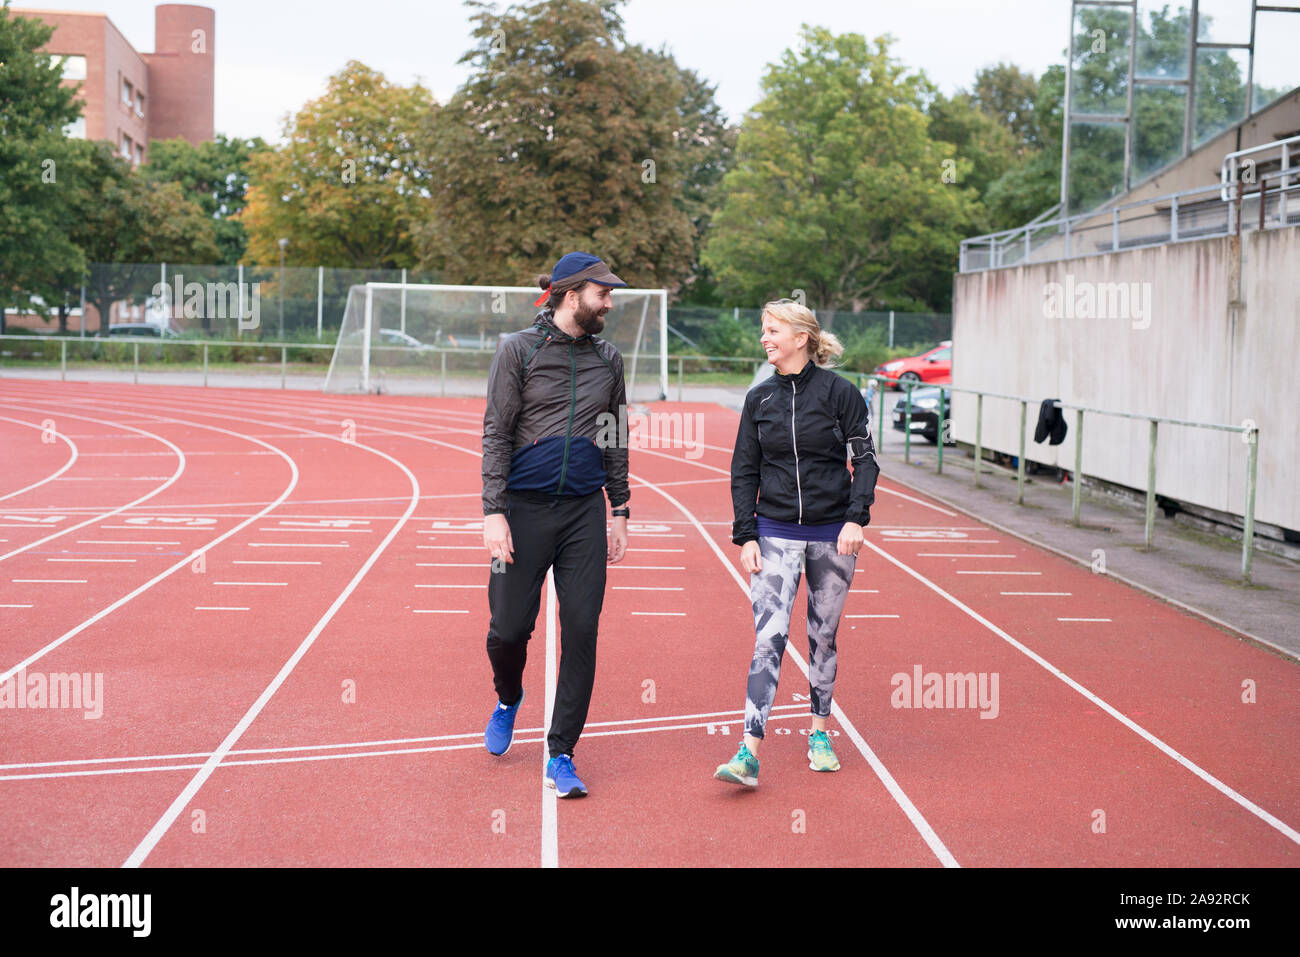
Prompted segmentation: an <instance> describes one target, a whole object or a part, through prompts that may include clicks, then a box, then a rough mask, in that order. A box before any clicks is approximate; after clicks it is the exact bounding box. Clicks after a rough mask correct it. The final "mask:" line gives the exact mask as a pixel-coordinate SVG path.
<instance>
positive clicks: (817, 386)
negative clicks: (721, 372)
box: [731, 360, 880, 545]
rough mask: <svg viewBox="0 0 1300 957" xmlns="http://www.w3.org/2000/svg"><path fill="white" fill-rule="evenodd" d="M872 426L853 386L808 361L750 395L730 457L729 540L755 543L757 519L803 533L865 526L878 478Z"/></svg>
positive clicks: (777, 375) (741, 414)
mask: <svg viewBox="0 0 1300 957" xmlns="http://www.w3.org/2000/svg"><path fill="white" fill-rule="evenodd" d="M869 421H870V411H869V410H868V408H867V403H866V402H865V401H863V399H862V394H861V393H860V392H858V390H857V389H856V388H855V387H854V385H853V383H851V382H850V381H849V380H848V379H846V378H844V377H843V376H841V375H838V374H836V373H835V372H832V371H831V370H829V369H824V368H822V367H820V366H818V365H817V364H816V363H814V362H812V361H811V360H810V361H809V362H808V363H807V364H806V365H805V366H804V367H803V369H802V370H800V371H799V372H796V373H794V374H792V375H782V374H781V373H779V372H778V373H775V374H774V375H773V376H772V377H771V378H770V379H767V380H766V381H764V382H761V383H759V384H758V385H756V386H754V388H752V389H750V390H749V393H748V394H747V395H746V396H745V405H744V408H743V409H742V410H741V413H740V427H739V429H738V430H737V432H736V448H735V451H734V452H733V453H732V457H731V502H732V507H733V509H734V511H735V521H734V523H733V525H732V530H731V540H732V541H733V542H734V543H735V544H737V545H743V544H745V542H749V541H757V540H758V519H757V518H756V517H755V516H756V514H757V515H762V516H764V517H765V518H771V519H775V520H777V521H781V522H795V523H798V524H800V525H826V524H830V523H832V522H856V523H857V524H859V525H866V524H868V523H869V522H870V521H871V513H870V508H871V505H872V504H873V503H874V502H875V500H876V479H877V477H878V476H879V475H880V466H879V464H878V463H877V462H876V448H875V443H873V442H872V441H871V431H870V429H869V428H868V424H869ZM849 460H852V462H853V472H852V474H851V475H850V472H849V469H848V467H847V462H848V461H849Z"/></svg>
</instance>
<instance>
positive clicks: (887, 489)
mask: <svg viewBox="0 0 1300 957" xmlns="http://www.w3.org/2000/svg"><path fill="white" fill-rule="evenodd" d="M876 489H877V491H880V492H885V493H887V494H889V495H897V496H898V497H899V498H902V499H906V500H907V501H909V502H913V503H915V504H917V505H923V506H924V507H926V508H928V509H932V510H933V511H936V512H941V513H942V514H944V515H947V516H949V517H951V518H960V517H961V515H960V514H959V513H957V512H954V511H952V510H951V509H946V508H940V507H939V506H938V505H931V504H930V503H929V502H926V501H923V500H922V499H919V498H914V497H913V496H911V495H904V494H903V493H902V492H900V491H898V490H897V489H892V488H890V487H889V486H887V485H883V484H882V485H878V486H876Z"/></svg>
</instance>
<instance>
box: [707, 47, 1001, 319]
mask: <svg viewBox="0 0 1300 957" xmlns="http://www.w3.org/2000/svg"><path fill="white" fill-rule="evenodd" d="M891 42H892V39H891V38H889V37H881V38H879V39H877V40H876V41H875V44H874V47H873V46H871V45H869V44H868V42H867V41H866V39H865V38H863V37H862V36H861V35H860V34H854V33H849V34H843V35H838V36H836V35H833V34H832V33H831V32H830V31H828V30H826V29H824V28H820V27H809V26H804V28H803V29H802V32H801V43H800V50H798V51H796V50H786V51H785V52H784V53H783V54H782V56H781V59H780V62H779V63H776V64H772V65H769V67H768V69H767V71H766V73H765V74H764V77H763V81H762V87H763V93H764V96H763V99H762V101H761V102H760V103H759V104H758V105H757V106H755V107H754V109H753V110H752V111H751V112H750V114H749V115H748V116H747V118H746V120H745V122H744V124H743V125H742V127H741V132H740V139H739V142H738V144H737V147H736V165H735V168H734V169H733V170H731V171H730V172H729V173H728V174H727V175H726V177H725V179H724V180H723V189H724V192H725V197H726V198H725V202H724V205H723V207H722V209H721V210H720V211H719V212H718V214H717V215H716V216H715V217H714V219H713V227H712V233H711V235H710V236H709V238H708V240H707V242H706V245H705V248H704V254H703V255H704V262H705V264H706V265H707V266H709V267H710V268H711V269H713V270H714V272H715V273H716V275H717V276H718V279H719V282H720V283H721V285H722V287H723V289H724V290H725V292H726V295H727V297H728V299H729V300H730V301H731V302H734V303H737V304H740V303H755V302H762V301H764V300H765V299H770V298H773V297H775V296H789V295H791V293H792V291H793V290H795V289H802V290H804V292H805V295H806V298H807V302H808V305H809V306H811V307H813V308H816V309H820V310H830V311H833V310H842V309H850V308H853V307H854V306H855V305H857V304H880V305H882V306H886V307H887V306H888V305H889V304H890V303H891V301H892V300H893V299H894V298H895V297H899V298H905V299H908V300H909V301H910V300H919V301H921V302H925V303H929V304H931V305H944V304H946V302H947V300H948V298H949V297H950V295H951V273H952V271H953V264H954V261H955V257H956V251H957V247H958V243H959V241H960V239H961V238H962V236H963V235H965V234H967V232H968V231H969V229H970V226H971V225H972V223H973V222H975V221H976V217H977V214H978V210H977V208H976V205H975V203H976V198H975V195H974V191H973V190H971V189H969V188H967V187H964V186H962V185H960V180H961V179H962V178H963V177H964V176H968V175H969V174H970V173H971V170H972V163H971V161H970V160H969V159H966V158H963V157H954V150H953V147H952V146H951V145H950V144H948V143H943V142H940V141H937V140H935V139H934V138H933V137H932V136H931V135H930V131H929V128H928V127H929V120H928V118H927V117H926V114H925V112H924V110H925V106H926V104H927V100H928V99H929V98H930V97H932V96H933V87H932V86H931V84H930V83H929V81H928V80H927V79H926V78H925V76H924V74H921V73H916V74H908V73H907V72H906V71H905V68H904V67H903V66H902V65H901V64H900V63H899V62H898V61H897V60H895V59H893V58H892V57H891V56H890V55H889V47H890V44H891ZM945 161H949V162H948V163H945ZM946 171H951V172H952V173H953V175H954V176H955V178H956V179H957V181H958V182H956V183H952V182H945V181H944V179H945V177H944V173H945V172H946Z"/></svg>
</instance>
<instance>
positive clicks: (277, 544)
mask: <svg viewBox="0 0 1300 957" xmlns="http://www.w3.org/2000/svg"><path fill="white" fill-rule="evenodd" d="M248 547H249V548H351V547H352V546H351V545H348V544H347V543H346V542H344V543H330V544H326V543H325V542H249V543H248Z"/></svg>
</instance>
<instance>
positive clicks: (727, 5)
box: [14, 0, 1300, 141]
mask: <svg viewBox="0 0 1300 957" xmlns="http://www.w3.org/2000/svg"><path fill="white" fill-rule="evenodd" d="M1240 2H1241V0H1203V2H1202V6H1203V7H1204V6H1205V5H1206V3H1219V4H1223V3H1228V4H1232V3H1240ZM205 5H206V6H210V7H212V8H213V9H215V10H216V42H215V52H216V57H217V63H216V127H217V131H218V132H219V133H225V134H227V135H231V136H244V137H247V136H261V137H263V138H265V139H267V140H272V141H278V140H279V139H280V132H281V128H282V123H283V118H284V116H285V115H286V114H291V113H295V112H297V110H298V108H299V107H301V106H302V105H303V103H305V102H306V101H307V100H309V99H312V98H314V97H317V96H319V95H320V94H321V93H322V92H324V89H325V83H326V80H327V78H328V77H329V76H330V75H331V74H333V73H336V72H338V70H339V69H341V68H342V67H343V65H344V64H345V63H346V62H347V61H348V60H349V59H356V60H360V61H362V62H363V63H365V64H366V65H368V66H370V67H372V68H374V69H377V70H379V71H381V72H382V73H384V74H385V75H386V76H387V77H388V78H389V80H392V81H394V82H398V83H403V84H409V83H412V82H414V81H415V80H417V79H418V80H420V81H421V82H423V83H424V85H425V86H427V87H428V88H429V89H431V90H432V91H433V94H434V95H435V96H436V97H437V98H438V100H439V101H440V102H445V101H446V100H447V99H448V98H449V97H450V96H451V94H452V93H453V92H454V91H455V89H456V87H457V86H459V85H460V83H461V82H462V81H463V80H464V79H465V78H466V75H467V72H466V67H465V66H462V65H459V64H457V62H456V61H457V60H458V59H459V58H460V56H461V54H462V53H464V52H465V50H467V49H468V48H469V45H470V37H469V28H470V24H469V20H468V19H467V17H466V12H467V11H466V9H465V8H464V7H463V6H462V5H461V3H460V2H459V0H365V2H359V0H312V2H310V3H301V2H289V0H210V2H209V3H208V4H205ZM14 6H15V7H28V8H33V9H37V8H39V9H66V10H102V11H103V12H104V13H106V14H108V16H109V18H110V19H111V20H112V21H113V23H114V24H116V26H117V28H118V29H119V30H121V31H122V33H123V34H124V35H125V36H126V38H127V40H129V41H130V42H131V44H132V45H133V46H134V47H135V48H136V49H137V50H139V51H141V52H152V50H153V48H154V37H153V10H154V4H153V3H151V2H148V0H98V2H97V0H28V2H19V3H15V4H14ZM504 6H505V4H502V3H499V4H498V8H499V9H501V8H504ZM1246 10H1247V11H1248V10H1249V2H1248V0H1247V2H1246ZM623 16H624V19H625V22H626V31H627V38H628V40H629V41H630V42H633V43H640V44H643V45H645V46H649V47H654V48H658V47H660V46H661V45H666V46H667V47H668V49H669V50H670V51H671V52H672V53H673V55H674V56H675V57H676V58H677V61H678V63H680V64H681V65H682V66H685V67H687V68H690V69H693V70H695V71H696V72H698V73H700V74H701V75H703V76H704V77H706V78H707V79H708V80H709V81H710V82H711V83H713V84H714V85H716V86H717V94H716V97H717V101H718V103H719V104H720V105H721V107H722V108H723V110H724V111H725V112H726V113H727V115H728V117H729V118H730V119H731V120H732V121H733V122H739V120H740V119H741V117H742V116H743V114H744V112H745V111H746V110H747V109H749V108H750V107H751V106H753V105H754V103H756V102H757V101H758V98H759V78H760V77H761V75H762V73H763V69H764V66H765V64H767V63H771V62H773V61H775V60H776V59H777V58H778V57H779V56H780V54H781V51H782V50H784V49H786V48H787V47H789V46H791V45H792V44H793V43H794V42H795V40H796V38H797V33H798V30H799V26H800V24H801V23H803V22H808V23H812V24H816V25H820V26H825V27H829V28H830V29H831V30H833V31H835V32H841V33H843V32H850V31H852V32H857V33H862V34H864V35H866V36H867V37H868V38H874V37H876V36H879V35H880V34H883V33H890V34H893V35H894V36H895V37H896V38H897V40H898V43H897V45H896V46H895V48H894V53H895V55H896V56H898V57H900V58H901V59H902V60H903V61H904V62H905V63H906V64H907V65H908V66H909V67H913V68H921V69H923V70H925V72H926V73H927V74H928V75H929V76H930V78H931V79H932V80H933V81H935V82H936V83H938V85H939V86H940V88H941V89H943V90H944V91H945V92H947V93H952V92H953V91H955V90H956V89H958V88H959V87H963V86H967V87H968V86H969V85H970V83H971V81H972V79H973V77H974V75H975V72H976V70H978V69H979V68H980V67H982V66H986V65H990V64H994V63H997V62H999V61H1002V60H1006V61H1010V62H1012V63H1015V64H1016V65H1018V66H1019V67H1021V68H1022V69H1024V70H1028V71H1029V72H1031V73H1033V74H1034V75H1035V76H1037V75H1039V74H1041V73H1042V71H1043V70H1044V69H1046V67H1047V66H1048V65H1049V64H1052V63H1063V62H1064V55H1063V51H1064V49H1065V45H1066V42H1067V40H1068V37H1069V17H1070V3H1069V0H802V2H791V0H630V2H628V3H627V4H626V5H625V6H624V8H623ZM1248 19H1249V16H1247V20H1248ZM1296 19H1300V16H1297V17H1296Z"/></svg>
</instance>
